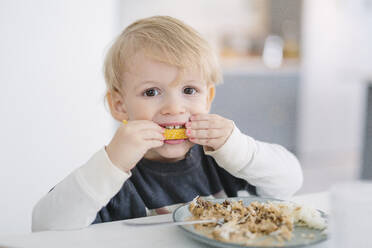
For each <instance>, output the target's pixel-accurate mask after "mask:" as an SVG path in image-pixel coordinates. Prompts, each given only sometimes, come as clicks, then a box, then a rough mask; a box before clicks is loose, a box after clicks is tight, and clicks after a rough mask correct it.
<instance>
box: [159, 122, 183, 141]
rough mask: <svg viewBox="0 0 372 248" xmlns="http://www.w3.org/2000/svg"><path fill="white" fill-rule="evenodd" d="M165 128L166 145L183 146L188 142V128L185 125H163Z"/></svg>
mask: <svg viewBox="0 0 372 248" xmlns="http://www.w3.org/2000/svg"><path fill="white" fill-rule="evenodd" d="M162 126H163V127H164V128H165V132H164V137H165V140H164V143H165V144H171V145H176V144H181V143H183V142H185V141H186V140H187V135H186V128H185V125H184V124H178V125H162Z"/></svg>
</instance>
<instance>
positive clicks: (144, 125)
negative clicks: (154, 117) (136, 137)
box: [122, 120, 164, 132]
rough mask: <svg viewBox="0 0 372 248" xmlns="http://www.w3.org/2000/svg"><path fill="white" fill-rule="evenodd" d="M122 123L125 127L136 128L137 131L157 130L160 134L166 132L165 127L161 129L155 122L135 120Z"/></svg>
mask: <svg viewBox="0 0 372 248" xmlns="http://www.w3.org/2000/svg"><path fill="white" fill-rule="evenodd" d="M122 122H123V125H124V126H131V127H135V128H136V129H137V130H139V129H148V130H151V129H155V130H158V131H160V132H162V131H163V130H164V128H163V127H161V126H159V125H158V124H157V123H155V122H153V121H149V120H133V121H127V120H123V121H122Z"/></svg>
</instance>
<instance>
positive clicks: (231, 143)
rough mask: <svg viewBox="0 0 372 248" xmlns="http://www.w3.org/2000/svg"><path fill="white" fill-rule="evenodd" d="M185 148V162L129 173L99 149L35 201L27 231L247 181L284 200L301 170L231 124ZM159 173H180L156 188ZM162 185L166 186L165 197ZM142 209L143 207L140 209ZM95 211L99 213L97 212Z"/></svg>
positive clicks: (85, 222)
mask: <svg viewBox="0 0 372 248" xmlns="http://www.w3.org/2000/svg"><path fill="white" fill-rule="evenodd" d="M191 150H192V151H190V154H189V157H186V159H185V161H180V162H176V163H175V164H174V165H172V164H173V163H168V164H162V165H159V164H156V165H155V164H154V165H152V164H149V162H150V161H147V163H148V164H144V165H142V164H141V163H139V164H137V165H136V167H135V168H134V169H132V172H133V175H132V173H125V172H123V171H121V170H120V169H119V168H118V167H116V166H115V165H114V164H113V163H112V162H111V161H110V159H109V157H108V155H107V153H106V151H105V148H102V149H101V150H99V151H98V152H97V153H96V154H94V155H93V156H92V158H91V159H90V160H89V161H88V162H87V163H85V164H84V165H82V166H81V167H80V168H78V169H76V170H75V171H73V172H72V173H71V174H70V175H68V176H67V177H66V178H65V179H64V180H62V181H61V182H60V183H58V184H57V185H56V186H55V187H54V188H53V190H52V191H50V192H49V193H48V194H47V195H45V196H44V197H43V198H42V199H41V200H40V201H39V202H38V203H37V204H36V205H35V207H34V209H33V214H32V230H33V231H41V230H66V229H76V228H83V227H87V226H89V225H90V224H92V223H93V222H94V221H95V220H97V218H98V217H99V222H100V221H109V220H117V219H123V218H133V217H140V216H144V215H146V214H147V215H148V214H149V213H150V212H149V211H150V210H151V209H152V210H154V209H155V210H156V211H155V212H157V213H164V211H161V210H162V209H164V208H163V205H164V204H165V205H172V204H175V203H182V202H183V203H184V202H188V201H190V200H191V199H193V197H195V196H196V195H203V194H208V192H209V193H210V194H213V195H215V196H219V197H221V196H226V194H225V191H226V190H228V192H229V193H228V194H230V195H231V194H235V193H234V192H235V191H237V190H239V189H240V190H241V189H243V188H237V187H246V186H247V185H250V186H255V190H256V193H257V195H259V196H262V197H271V198H277V199H287V198H289V197H290V196H292V195H293V194H294V193H295V192H296V191H297V190H298V189H299V188H300V187H301V185H302V181H303V176H302V170H301V167H300V164H299V162H298V160H297V159H296V157H295V156H294V155H293V154H292V153H290V152H289V151H287V150H286V149H285V148H283V147H282V146H280V145H276V144H269V143H264V142H260V141H256V140H254V139H253V138H251V137H249V136H247V135H245V134H243V133H241V132H240V130H239V129H238V128H237V127H236V126H234V130H233V132H232V134H231V135H230V137H229V138H228V140H227V141H226V143H225V144H224V145H223V146H222V147H221V148H219V149H218V150H216V151H205V150H203V149H199V150H200V151H198V149H197V147H196V146H194V148H192V149H191ZM205 155H208V156H205ZM212 158H213V159H212ZM144 162H146V161H144ZM137 167H138V169H137ZM191 167H193V168H191ZM204 167H205V168H208V169H205V168H204ZM190 168H191V169H190ZM147 170H149V171H147ZM176 170H179V172H177V171H176ZM201 171H202V174H201ZM179 173H183V174H182V175H181V174H179ZM190 173H194V174H190ZM195 173H196V174H195ZM203 173H205V174H206V175H204V174H203ZM208 174H213V175H212V176H210V175H208ZM216 175H217V176H216ZM161 176H164V178H165V180H164V181H166V183H168V184H169V183H172V176H175V177H176V176H180V178H178V179H177V178H175V179H174V180H175V182H173V183H174V184H169V185H168V186H167V185H166V184H164V182H163V183H161V188H160V189H159V185H158V184H157V183H156V182H157V180H158V178H159V177H161ZM160 180H161V179H160ZM184 180H186V181H184ZM242 182H244V183H242ZM244 184H245V186H244ZM193 187H194V188H193ZM159 190H160V191H159ZM167 190H169V191H172V192H171V196H169V195H167ZM198 190H199V192H198ZM217 191H218V192H217ZM203 192H204V193H203ZM221 192H222V194H221ZM154 194H155V195H156V197H154ZM138 204H139V205H138ZM131 205H135V206H131ZM142 205H143V206H142ZM121 206H122V207H121ZM142 208H146V212H145V213H144V212H143V210H141V209H142ZM113 209H116V210H115V211H117V213H113V211H114V210H113ZM125 209H128V210H125ZM149 209H150V210H149ZM158 210H160V211H158ZM110 211H111V212H110ZM123 211H124V213H122V212H123ZM126 211H127V212H126ZM138 211H139V212H138ZM99 212H102V213H101V214H100V215H97V213H99ZM129 212H130V213H129Z"/></svg>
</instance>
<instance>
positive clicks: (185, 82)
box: [135, 79, 202, 90]
mask: <svg viewBox="0 0 372 248" xmlns="http://www.w3.org/2000/svg"><path fill="white" fill-rule="evenodd" d="M188 83H197V84H201V83H202V81H200V80H195V79H191V80H187V81H184V82H183V81H181V82H180V81H173V82H171V83H170V85H171V86H176V85H179V84H188ZM146 84H163V83H161V82H157V81H155V80H148V81H144V82H142V83H140V84H139V85H137V86H136V87H135V90H137V89H138V88H140V87H143V86H144V85H146Z"/></svg>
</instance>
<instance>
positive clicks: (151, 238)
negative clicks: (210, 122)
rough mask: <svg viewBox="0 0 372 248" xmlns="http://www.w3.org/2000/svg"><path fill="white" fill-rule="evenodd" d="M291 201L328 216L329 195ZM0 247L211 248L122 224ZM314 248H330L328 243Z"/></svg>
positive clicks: (174, 231) (168, 230)
mask: <svg viewBox="0 0 372 248" xmlns="http://www.w3.org/2000/svg"><path fill="white" fill-rule="evenodd" d="M292 201H294V202H298V203H303V204H306V205H309V206H312V207H315V208H317V209H320V210H323V211H324V212H329V200H328V193H327V192H321V193H315V194H307V195H300V196H295V197H293V199H292ZM171 219H172V215H171V214H166V215H158V216H151V217H144V218H139V219H138V220H140V221H143V220H144V221H166V220H171ZM0 247H1V248H3V247H9V248H11V247H14V248H15V247H38V248H42V247H48V248H49V247H54V248H58V247H63V248H66V247H89V248H94V247H100V248H101V247H105V248H110V247H120V248H123V247H131V248H132V247H151V248H157V247H159V248H160V247H161V248H164V247H205V248H207V247H209V248H210V246H206V245H204V244H202V243H199V242H197V241H194V240H192V239H190V238H188V237H187V236H185V234H184V232H183V231H182V230H181V229H180V228H179V227H177V226H156V227H151V226H149V227H130V226H125V225H123V221H115V222H109V223H102V224H96V225H91V226H89V227H87V228H84V229H80V230H73V231H45V232H38V233H29V234H22V235H7V236H1V235H0ZM311 247H312V248H326V247H329V241H326V242H322V243H320V244H318V245H314V246H311Z"/></svg>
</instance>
